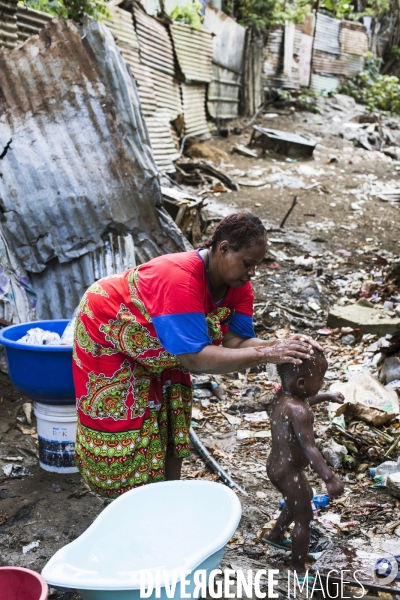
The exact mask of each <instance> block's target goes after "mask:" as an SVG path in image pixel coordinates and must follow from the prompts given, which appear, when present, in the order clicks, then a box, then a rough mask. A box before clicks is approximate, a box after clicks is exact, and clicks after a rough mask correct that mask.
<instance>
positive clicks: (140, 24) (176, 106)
mask: <svg viewBox="0 0 400 600" xmlns="http://www.w3.org/2000/svg"><path fill="white" fill-rule="evenodd" d="M133 14H134V19H135V28H136V33H137V36H138V40H139V53H140V60H141V63H142V64H143V65H145V66H146V67H148V69H149V73H150V76H151V78H152V81H153V86H154V92H155V98H156V101H157V107H158V108H159V109H160V108H164V109H166V110H167V111H168V113H169V121H173V120H175V119H176V118H177V117H178V116H179V115H180V114H182V102H181V95H180V90H179V84H178V81H177V79H176V75H175V58H174V51H173V47H172V41H171V38H170V37H169V33H168V31H167V29H166V27H164V25H162V23H159V22H158V21H157V19H154V18H153V17H150V16H149V15H147V14H146V13H145V12H144V11H143V9H142V8H141V7H140V6H139V5H138V4H134V7H133Z"/></svg>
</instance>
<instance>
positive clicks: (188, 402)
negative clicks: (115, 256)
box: [73, 267, 229, 498]
mask: <svg viewBox="0 0 400 600" xmlns="http://www.w3.org/2000/svg"><path fill="white" fill-rule="evenodd" d="M139 268H140V267H139ZM137 272H138V268H136V269H132V270H130V271H127V272H125V273H121V274H118V275H113V276H111V277H106V278H104V279H101V280H100V281H98V282H96V283H95V284H93V285H92V286H91V287H90V288H89V289H88V290H87V292H86V293H85V295H84V296H83V298H82V300H81V302H80V305H79V308H78V312H77V319H76V327H75V339H74V351H73V359H74V360H73V373H74V383H75V390H76V394H77V410H78V425H77V439H76V445H75V452H76V457H75V459H76V464H77V466H78V468H79V471H80V472H81V474H82V476H83V478H84V479H85V481H86V482H87V483H88V485H89V486H90V487H91V488H92V489H93V490H94V491H95V492H97V493H98V494H101V495H103V496H106V497H108V498H116V497H118V496H119V495H121V494H122V493H124V492H126V491H128V490H130V489H132V488H135V487H137V486H140V485H144V484H147V483H152V482H157V481H163V480H164V479H165V459H166V458H168V457H177V458H184V457H188V456H190V450H189V446H188V444H189V428H190V421H191V411H192V384H191V379H190V374H189V372H188V371H186V370H185V369H184V367H183V366H182V365H181V363H180V362H179V360H178V358H177V357H176V356H175V355H173V354H170V353H169V352H167V351H166V350H165V348H163V347H162V346H161V344H160V341H159V339H158V337H157V334H156V331H155V329H154V325H153V324H152V322H151V318H150V315H149V314H148V312H147V310H146V307H145V304H144V302H143V301H142V299H141V298H140V293H139V285H138V276H137ZM228 316H229V309H227V308H221V309H218V310H217V311H214V312H213V313H212V314H209V315H207V324H208V329H209V334H210V337H211V339H212V341H213V343H215V344H220V343H221V341H222V322H223V320H224V319H225V318H227V317H228Z"/></svg>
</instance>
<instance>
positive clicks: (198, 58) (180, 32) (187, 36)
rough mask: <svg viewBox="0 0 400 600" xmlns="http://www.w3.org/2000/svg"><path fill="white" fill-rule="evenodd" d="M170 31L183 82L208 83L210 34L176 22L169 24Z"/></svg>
mask: <svg viewBox="0 0 400 600" xmlns="http://www.w3.org/2000/svg"><path fill="white" fill-rule="evenodd" d="M170 30H171V35H172V40H173V43H174V49H175V52H176V56H177V59H178V63H179V66H180V69H181V71H182V73H183V75H184V77H185V80H186V81H187V82H194V81H196V82H197V81H198V82H204V83H209V82H210V81H211V58H212V53H213V39H212V38H213V36H212V34H211V33H209V32H208V31H203V30H200V29H193V27H190V25H185V24H184V23H176V22H174V23H172V24H171V26H170Z"/></svg>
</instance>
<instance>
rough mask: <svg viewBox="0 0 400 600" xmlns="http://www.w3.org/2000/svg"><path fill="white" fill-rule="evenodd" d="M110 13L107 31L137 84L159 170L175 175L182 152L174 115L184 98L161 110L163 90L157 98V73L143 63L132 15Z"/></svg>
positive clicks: (120, 10)
mask: <svg viewBox="0 0 400 600" xmlns="http://www.w3.org/2000/svg"><path fill="white" fill-rule="evenodd" d="M109 10H110V13H111V17H112V21H107V27H108V28H109V29H110V30H111V32H112V34H113V37H114V39H115V41H116V42H117V45H118V47H119V49H120V50H121V53H122V56H123V57H124V60H125V61H126V62H127V63H128V65H129V67H130V69H131V72H132V74H133V76H134V78H135V80H136V83H137V86H138V93H139V98H140V102H141V105H142V111H143V115H144V116H145V117H146V125H147V129H148V131H149V136H150V141H151V146H152V150H153V154H154V159H155V162H156V164H157V167H158V168H159V169H160V170H162V171H174V170H175V167H174V166H173V161H174V160H176V158H177V157H178V152H177V147H176V144H175V141H174V138H173V137H172V135H171V125H170V117H171V114H170V113H171V112H172V114H173V115H175V114H176V110H175V108H176V104H177V102H178V103H180V98H179V99H178V101H177V100H175V102H173V103H172V109H171V108H170V109H169V110H166V111H165V110H163V109H160V107H159V105H158V103H157V95H158V96H160V87H159V86H158V87H157V90H158V94H156V89H155V85H154V81H153V77H152V73H153V71H152V69H150V68H149V67H147V66H146V65H144V64H143V63H142V61H141V57H140V54H139V40H138V36H137V34H136V31H135V28H134V25H133V19H132V14H131V13H129V12H127V11H125V10H122V9H120V8H118V7H115V8H113V7H110V8H109ZM161 78H164V75H163V74H161ZM174 89H175V91H176V92H178V91H179V90H178V88H177V86H175V88H174ZM169 96H170V95H169V94H166V96H165V97H166V99H167V101H168V98H169ZM169 105H171V103H169Z"/></svg>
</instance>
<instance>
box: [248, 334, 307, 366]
mask: <svg viewBox="0 0 400 600" xmlns="http://www.w3.org/2000/svg"><path fill="white" fill-rule="evenodd" d="M259 349H260V351H261V352H262V354H263V357H265V362H267V363H276V364H282V363H293V364H295V365H300V364H301V363H302V361H303V360H307V359H309V358H311V356H312V354H313V349H312V345H311V344H310V342H309V341H308V339H307V338H306V337H303V336H301V335H290V336H289V337H287V338H285V339H283V340H277V341H276V342H274V343H273V344H270V345H268V346H265V347H264V348H259Z"/></svg>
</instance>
